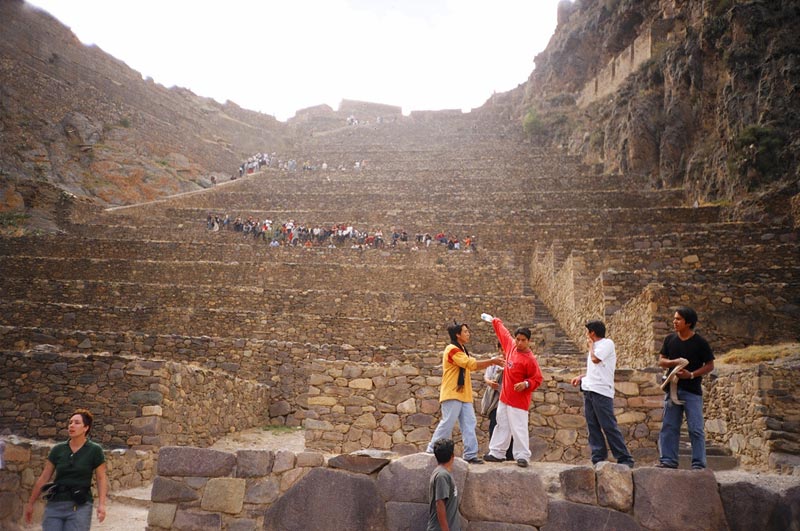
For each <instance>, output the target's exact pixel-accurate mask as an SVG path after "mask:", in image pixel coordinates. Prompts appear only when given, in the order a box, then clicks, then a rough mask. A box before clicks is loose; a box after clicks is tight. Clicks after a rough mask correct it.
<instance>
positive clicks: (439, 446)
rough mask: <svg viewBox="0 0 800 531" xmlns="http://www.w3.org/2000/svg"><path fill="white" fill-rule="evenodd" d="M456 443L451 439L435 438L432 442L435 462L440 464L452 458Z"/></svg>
mask: <svg viewBox="0 0 800 531" xmlns="http://www.w3.org/2000/svg"><path fill="white" fill-rule="evenodd" d="M455 447H456V443H454V442H453V439H436V442H434V443H433V455H435V456H436V462H437V463H439V464H440V465H441V464H444V463H447V462H448V461H450V460H451V459H452V458H453V452H454V451H455Z"/></svg>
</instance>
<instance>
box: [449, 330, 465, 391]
mask: <svg viewBox="0 0 800 531" xmlns="http://www.w3.org/2000/svg"><path fill="white" fill-rule="evenodd" d="M464 328H466V329H467V330H469V326H467V323H459V322H458V321H456V320H455V319H453V324H451V325H447V334H448V335H449V336H450V343H452V344H453V345H455V346H457V347H458V348H460V349H461V350H463V351H464V354H466V355H467V356H469V355H470V354H469V351H468V350H467V347H465V346H464V345H462V344H461V343H459V342H458V338H457V337H456V336H458V334H460V333H461V331H462V330H463V329H464ZM466 374H467V371H466V369H464V367H459V368H458V380H457V381H456V391H458V392H459V393H460V392H461V390H462V389H464V383H465V382H466V379H467V376H466Z"/></svg>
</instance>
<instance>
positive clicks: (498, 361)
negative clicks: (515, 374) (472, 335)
mask: <svg viewBox="0 0 800 531" xmlns="http://www.w3.org/2000/svg"><path fill="white" fill-rule="evenodd" d="M492 361H493V362H494V363H492V365H497V366H498V367H505V366H506V359H505V358H504V357H503V356H495V357H494V358H492Z"/></svg>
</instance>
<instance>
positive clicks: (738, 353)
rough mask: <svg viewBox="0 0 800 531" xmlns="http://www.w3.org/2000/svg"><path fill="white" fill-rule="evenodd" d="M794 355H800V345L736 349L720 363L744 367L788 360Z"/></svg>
mask: <svg viewBox="0 0 800 531" xmlns="http://www.w3.org/2000/svg"><path fill="white" fill-rule="evenodd" d="M793 354H800V343H781V344H779V345H765V346H752V347H747V348H739V349H734V350H731V351H729V352H728V353H727V354H725V355H723V356H720V358H719V361H720V362H721V363H728V364H732V365H744V364H752V363H761V362H764V361H772V360H777V359H780V358H787V357H789V356H791V355H793Z"/></svg>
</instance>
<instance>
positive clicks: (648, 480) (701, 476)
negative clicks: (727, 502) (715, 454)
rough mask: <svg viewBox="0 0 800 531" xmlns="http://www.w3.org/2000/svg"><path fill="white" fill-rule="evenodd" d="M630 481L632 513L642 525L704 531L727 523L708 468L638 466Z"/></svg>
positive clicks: (712, 475) (654, 527)
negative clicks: (633, 495)
mask: <svg viewBox="0 0 800 531" xmlns="http://www.w3.org/2000/svg"><path fill="white" fill-rule="evenodd" d="M633 483H634V487H633V488H634V492H636V496H635V498H634V502H633V514H634V517H635V518H636V520H637V521H638V522H639V523H640V524H641V525H642V527H644V528H645V529H681V530H684V531H704V530H708V529H727V527H728V526H727V522H726V521H725V512H724V510H723V507H722V500H721V498H720V495H719V489H718V487H717V482H716V479H715V478H714V473H713V472H711V471H710V470H703V471H697V470H669V469H661V468H650V467H647V468H638V469H634V471H633ZM698 500H702V503H698Z"/></svg>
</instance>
